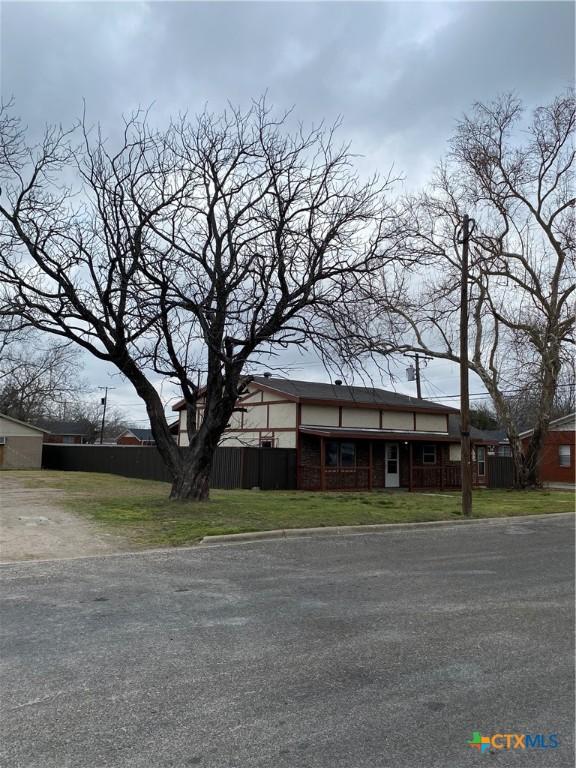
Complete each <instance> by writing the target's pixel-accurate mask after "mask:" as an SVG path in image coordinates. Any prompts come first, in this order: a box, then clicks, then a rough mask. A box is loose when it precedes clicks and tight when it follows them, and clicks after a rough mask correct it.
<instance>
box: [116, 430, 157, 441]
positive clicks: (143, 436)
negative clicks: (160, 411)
mask: <svg viewBox="0 0 576 768" xmlns="http://www.w3.org/2000/svg"><path fill="white" fill-rule="evenodd" d="M127 434H131V435H134V437H136V438H138V440H154V437H153V436H152V430H151V429H150V428H148V429H144V428H141V427H130V428H129V429H125V430H124V432H121V433H120V434H119V435H118V437H122V435H127ZM116 439H118V438H116Z"/></svg>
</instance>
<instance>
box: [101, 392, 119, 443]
mask: <svg viewBox="0 0 576 768" xmlns="http://www.w3.org/2000/svg"><path fill="white" fill-rule="evenodd" d="M98 389H103V390H104V397H103V398H102V399H101V400H100V404H101V405H103V406H104V410H103V411H102V426H101V427H100V445H102V441H103V440H104V424H105V422H106V406H107V405H108V390H109V389H115V387H98Z"/></svg>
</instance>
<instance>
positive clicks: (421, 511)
mask: <svg viewBox="0 0 576 768" xmlns="http://www.w3.org/2000/svg"><path fill="white" fill-rule="evenodd" d="M17 476H18V478H19V479H22V480H23V481H24V482H25V483H26V484H27V485H29V486H33V487H42V486H46V487H49V488H58V489H61V490H62V495H63V498H62V504H63V506H65V507H66V508H68V509H69V510H70V511H72V512H74V513H76V514H78V515H83V516H86V517H88V518H89V519H91V520H94V521H96V522H98V523H101V524H103V525H106V526H110V527H112V528H114V530H115V532H117V533H122V534H124V535H125V536H127V537H128V538H130V539H131V540H132V541H133V542H134V544H137V545H140V546H143V547H147V546H178V545H181V544H190V543H193V542H195V541H198V540H199V539H201V538H202V537H203V536H207V535H214V534H219V533H240V532H243V531H262V530H271V529H274V528H310V527H316V526H327V525H369V524H371V523H406V522H422V521H427V520H459V519H462V518H461V515H460V513H459V503H460V496H459V494H458V493H448V492H445V493H442V494H440V493H437V494H436V493H428V494H427V493H403V492H385V491H374V492H372V493H350V492H346V493H338V492H333V493H309V492H304V491H218V490H215V491H212V493H211V499H210V501H209V502H208V503H207V504H198V503H193V502H170V501H168V498H167V497H168V492H169V486H168V484H167V483H160V482H155V481H151V480H134V479H131V478H126V477H120V476H118V475H104V474H97V473H89V472H53V471H48V470H44V471H42V472H40V471H38V472H18V473H17ZM473 508H474V517H504V516H507V515H534V514H545V513H550V512H569V511H571V510H572V509H573V508H574V500H573V495H572V494H571V493H567V492H559V491H475V492H474V501H473Z"/></svg>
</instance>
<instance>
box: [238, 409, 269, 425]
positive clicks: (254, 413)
mask: <svg viewBox="0 0 576 768" xmlns="http://www.w3.org/2000/svg"><path fill="white" fill-rule="evenodd" d="M243 407H244V408H247V409H248V410H247V411H246V413H245V414H244V429H249V428H251V427H263V428H265V427H266V425H267V410H268V407H267V406H266V405H255V406H253V407H252V408H251V407H250V406H249V405H247V404H246V405H244V406H243Z"/></svg>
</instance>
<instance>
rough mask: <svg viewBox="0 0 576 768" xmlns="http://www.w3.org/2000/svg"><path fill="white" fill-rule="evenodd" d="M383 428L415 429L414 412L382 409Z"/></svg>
mask: <svg viewBox="0 0 576 768" xmlns="http://www.w3.org/2000/svg"><path fill="white" fill-rule="evenodd" d="M444 424H446V421H444ZM382 429H403V430H406V431H407V432H408V431H412V430H413V429H414V414H413V413H405V412H404V411H382Z"/></svg>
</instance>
